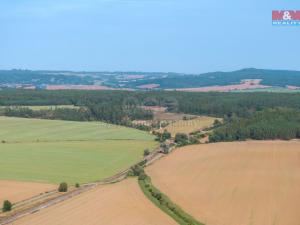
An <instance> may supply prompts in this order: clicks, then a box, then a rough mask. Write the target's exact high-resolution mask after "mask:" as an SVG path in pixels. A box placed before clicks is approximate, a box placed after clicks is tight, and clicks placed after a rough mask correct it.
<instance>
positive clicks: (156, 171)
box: [146, 141, 300, 225]
mask: <svg viewBox="0 0 300 225" xmlns="http://www.w3.org/2000/svg"><path fill="white" fill-rule="evenodd" d="M146 172H147V174H149V176H150V177H151V178H152V182H153V184H154V185H155V186H156V187H158V188H159V189H160V190H161V191H162V192H163V193H165V194H166V195H168V197H170V199H172V201H174V202H176V204H178V205H179V206H181V208H182V209H183V210H185V211H186V212H187V213H189V214H191V215H192V216H193V217H194V218H196V219H198V220H199V221H201V222H203V223H205V224H206V225H299V224H300V222H299V221H300V214H299V209H300V141H248V142H233V143H216V144H202V145H192V146H186V147H183V148H181V149H178V150H176V151H174V152H173V153H171V154H170V155H169V156H168V157H164V158H163V159H161V160H160V161H158V162H156V163H155V164H153V165H151V166H150V167H148V168H147V169H146Z"/></svg>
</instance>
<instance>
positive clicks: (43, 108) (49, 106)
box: [0, 105, 80, 110]
mask: <svg viewBox="0 0 300 225" xmlns="http://www.w3.org/2000/svg"><path fill="white" fill-rule="evenodd" d="M16 107H22V108H29V109H31V110H48V109H51V110H54V109H80V107H79V106H75V105H35V106H26V105H25V106H0V109H5V108H16Z"/></svg>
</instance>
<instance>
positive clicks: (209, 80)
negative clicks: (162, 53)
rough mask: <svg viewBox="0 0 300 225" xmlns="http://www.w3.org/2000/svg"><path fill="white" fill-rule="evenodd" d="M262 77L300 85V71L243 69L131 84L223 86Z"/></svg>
mask: <svg viewBox="0 0 300 225" xmlns="http://www.w3.org/2000/svg"><path fill="white" fill-rule="evenodd" d="M247 79H260V80H261V83H260V84H261V85H266V86H275V87H286V86H288V85H290V86H299V87H300V71H289V70H265V69H254V68H249V69H242V70H238V71H233V72H211V73H204V74H199V75H178V76H171V77H165V78H155V79H151V80H138V81H135V82H131V83H130V84H129V86H131V87H137V86H141V85H146V84H159V87H160V88H162V89H176V88H195V87H207V86H215V85H218V86H223V85H234V84H239V83H241V81H242V80H247Z"/></svg>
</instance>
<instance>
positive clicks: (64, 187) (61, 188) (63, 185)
mask: <svg viewBox="0 0 300 225" xmlns="http://www.w3.org/2000/svg"><path fill="white" fill-rule="evenodd" d="M58 191H59V192H67V191H68V184H67V183H65V182H62V183H60V185H59V187H58Z"/></svg>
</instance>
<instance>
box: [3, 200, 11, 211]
mask: <svg viewBox="0 0 300 225" xmlns="http://www.w3.org/2000/svg"><path fill="white" fill-rule="evenodd" d="M11 209H12V204H11V202H10V201H8V200H5V201H4V202H3V207H2V211H3V212H8V211H11Z"/></svg>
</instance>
